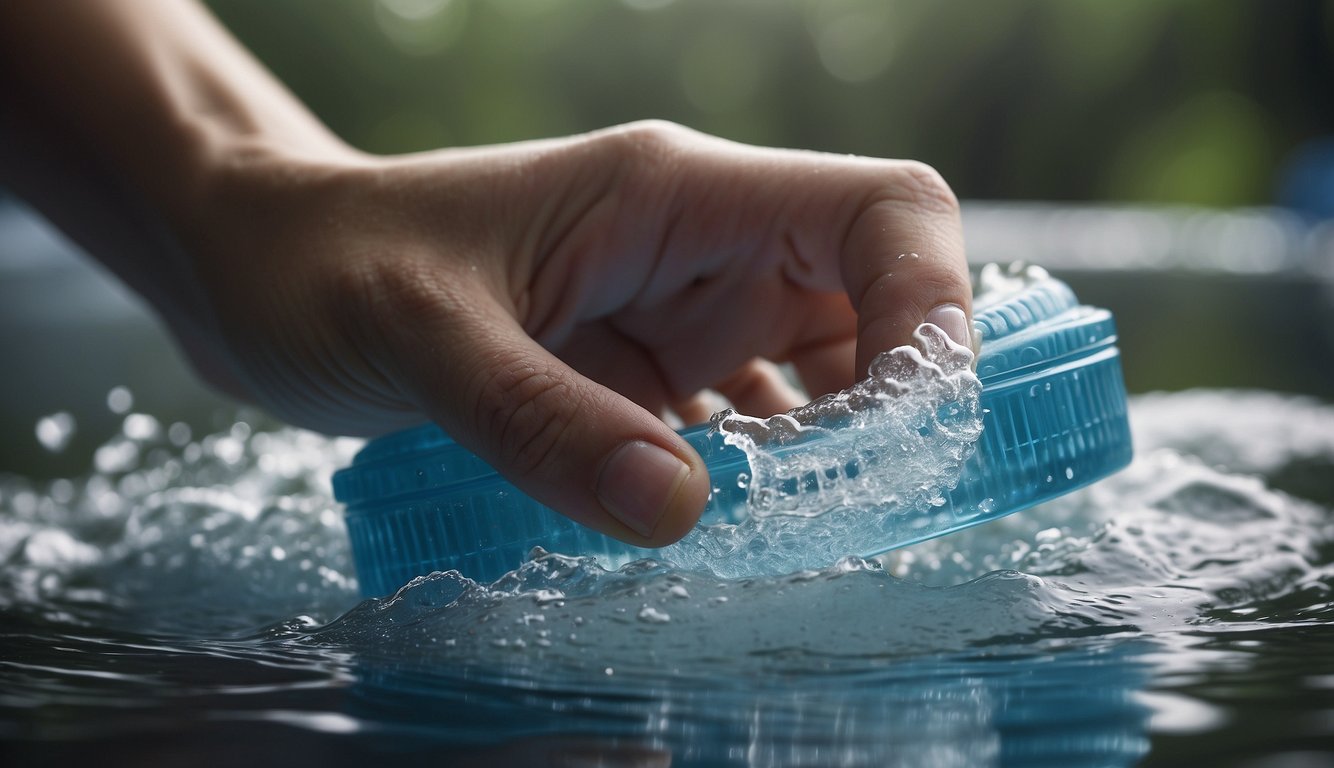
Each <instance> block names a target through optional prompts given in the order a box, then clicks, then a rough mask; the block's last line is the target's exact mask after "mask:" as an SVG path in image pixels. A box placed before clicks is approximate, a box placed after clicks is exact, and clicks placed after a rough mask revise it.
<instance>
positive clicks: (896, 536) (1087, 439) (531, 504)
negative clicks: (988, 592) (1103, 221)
mask: <svg viewBox="0 0 1334 768" xmlns="http://www.w3.org/2000/svg"><path fill="white" fill-rule="evenodd" d="M974 331H975V333H976V334H977V336H978V338H979V339H980V340H981V354H980V355H979V357H978V360H977V373H978V377H979V379H980V380H981V382H982V387H983V389H982V406H983V408H984V409H985V414H984V416H983V433H982V437H981V439H980V440H979V441H978V444H977V448H976V450H975V452H974V453H973V455H972V456H971V457H970V458H969V460H968V462H967V463H966V464H965V467H964V471H963V474H962V477H961V479H960V481H959V484H958V485H957V487H955V488H954V490H953V491H952V492H951V493H950V494H949V495H948V497H947V499H946V503H945V504H944V505H943V506H941V507H938V508H933V509H931V510H930V511H929V513H921V514H912V513H904V514H901V515H895V516H893V517H892V518H891V519H890V520H891V521H890V523H889V524H888V525H887V526H886V527H885V529H884V535H883V536H882V537H881V538H879V539H878V540H876V541H870V542H867V543H866V544H865V548H864V549H863V551H860V552H850V553H848V554H857V555H861V556H863V557H869V556H873V555H877V554H880V553H883V552H886V551H888V550H891V549H894V548H897V547H901V546H905V545H907V544H912V543H915V542H918V541H922V540H925V539H929V538H932V537H935V536H939V535H941V534H944V533H949V532H951V531H955V530H958V529H960V528H965V527H968V526H971V525H976V524H978V523H982V522H986V521H988V520H994V519H996V518H998V517H1002V516H1005V515H1008V514H1011V513H1013V512H1017V511H1019V510H1022V509H1025V508H1027V507H1030V506H1033V505H1034V504H1038V503H1041V502H1043V501H1046V500H1048V499H1051V498H1054V497H1056V496H1059V495H1061V494H1064V493H1068V492H1069V491H1072V490H1075V489H1076V488H1080V487H1082V486H1085V485H1088V484H1089V483H1092V482H1094V481H1095V480H1098V479H1100V478H1103V477H1106V476H1107V475H1109V474H1111V473H1113V472H1115V471H1116V470H1118V469H1120V468H1122V467H1124V466H1126V465H1127V464H1129V463H1130V459H1131V453H1132V449H1131V439H1130V427H1129V423H1128V421H1127V417H1126V393H1125V385H1124V383H1123V380H1122V374H1121V364H1120V354H1119V352H1118V350H1117V348H1116V346H1115V344H1116V329H1115V324H1114V322H1113V320H1112V316H1111V313H1110V312H1108V311H1107V310H1104V309H1097V308H1094V307H1087V306H1080V305H1079V303H1078V301H1077V300H1076V298H1075V295H1074V293H1073V292H1072V291H1071V290H1070V288H1069V287H1068V286H1066V285H1065V284H1064V283H1062V282H1060V281H1059V280H1055V279H1052V278H1045V279H1040V280H1036V281H1030V282H1028V283H1027V284H1025V285H1023V286H1022V287H1019V288H1016V289H1014V290H1010V291H997V292H992V293H986V294H982V295H979V297H978V299H977V302H976V304H975V306H974ZM681 435H682V436H683V437H684V438H685V439H686V440H687V441H688V442H689V443H690V444H691V445H692V446H694V448H695V449H696V450H697V451H699V453H700V455H701V456H702V457H703V458H704V461H705V463H706V464H707V466H708V468H709V475H710V478H711V480H712V482H713V486H714V493H713V496H712V497H711V498H710V500H709V504H708V507H707V508H706V509H705V511H704V515H703V518H702V520H701V523H702V524H704V525H708V524H713V523H720V522H730V523H735V522H739V521H740V520H742V519H744V518H745V516H746V514H747V507H746V495H747V493H746V490H744V485H745V483H744V482H738V481H739V480H740V479H741V478H740V476H741V475H742V474H743V473H748V472H749V469H750V467H749V464H748V463H747V460H746V457H745V454H743V453H742V452H741V451H740V450H739V449H737V448H734V447H732V446H729V445H727V444H725V443H724V442H723V437H722V435H721V434H719V433H718V432H717V431H716V430H714V429H712V428H711V427H710V426H708V425H702V426H698V427H693V428H690V429H686V430H682V431H681ZM794 449H798V450H799V449H800V446H796V447H795V448H794ZM333 485H334V496H335V498H337V499H338V500H339V501H340V502H342V503H343V504H345V505H346V507H347V514H346V520H347V527H348V532H349V534H350V536H351V541H352V548H353V556H354V559H355V561H356V567H357V577H358V579H359V581H360V584H361V589H362V592H363V593H364V594H366V595H368V596H378V595H384V594H388V593H390V592H393V591H394V590H395V589H397V588H398V587H400V586H402V585H403V584H404V583H406V582H407V581H409V580H411V579H412V578H413V577H415V576H419V575H423V574H427V573H431V572H432V571H445V570H451V569H453V570H458V571H459V572H461V573H462V574H464V575H465V576H469V577H471V578H473V579H476V580H478V581H483V582H486V581H491V580H494V579H497V578H499V577H500V576H502V575H504V574H505V573H507V572H508V571H510V570H512V569H514V568H515V567H517V566H518V565H519V564H520V563H521V562H522V561H523V559H524V558H525V557H526V556H527V555H528V553H529V552H530V551H531V550H532V548H533V547H537V546H540V547H543V548H545V549H547V550H550V551H559V552H564V553H567V554H579V555H592V556H595V557H597V558H598V559H599V561H601V562H603V564H604V565H606V566H608V567H614V566H617V565H620V564H622V563H625V562H628V561H630V560H633V559H636V558H641V557H653V556H654V555H655V551H654V550H650V549H643V548H638V547H633V546H630V545H628V544H625V543H623V542H620V541H617V540H615V539H612V538H610V537H607V536H603V535H602V534H600V533H597V532H595V531H592V530H589V529H587V528H584V527H582V526H580V525H578V524H576V523H574V522H571V521H570V520H568V519H567V518H565V517H563V516H561V515H559V514H557V513H556V512H554V511H552V510H550V509H548V508H546V507H544V506H542V505H540V504H538V503H537V502H536V501H533V500H532V499H530V498H529V497H527V496H526V495H524V494H523V493H522V492H521V491H519V490H518V489H516V488H515V487H514V486H512V485H510V484H509V483H508V482H506V481H505V480H504V479H503V478H501V477H500V475H498V474H497V473H496V472H495V471H494V470H493V469H492V468H491V467H490V466H489V465H487V464H486V463H485V462H484V461H482V460H481V459H479V458H477V457H476V456H473V455H472V454H471V453H469V452H468V451H466V450H464V449H463V448H461V447H460V446H458V445H457V444H455V443H454V442H453V441H452V440H450V439H449V438H448V437H447V436H445V435H444V434H443V433H442V432H441V431H440V429H439V428H438V427H436V426H434V425H423V426H420V427H416V428H413V429H409V430H405V431H402V432H398V433H395V434H392V435H387V436H385V437H381V438H379V439H376V440H373V441H371V442H370V443H368V444H367V445H366V447H365V448H364V449H362V451H361V452H360V453H359V454H357V456H356V458H355V459H354V460H353V463H352V465H351V466H350V467H348V468H346V469H343V470H340V471H339V472H337V473H335V475H334V478H333Z"/></svg>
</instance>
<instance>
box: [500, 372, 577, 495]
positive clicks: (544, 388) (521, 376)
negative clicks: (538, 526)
mask: <svg viewBox="0 0 1334 768" xmlns="http://www.w3.org/2000/svg"><path fill="white" fill-rule="evenodd" d="M578 399H579V398H578V393H577V392H576V391H575V389H574V387H571V386H570V385H569V384H568V383H567V382H564V381H562V380H561V379H559V378H558V377H556V376H554V375H552V374H551V373H550V372H549V371H547V370H544V369H543V368H542V367H541V366H538V365H535V364H534V363H533V362H531V361H529V360H526V359H525V357H524V356H518V357H517V358H516V359H513V360H510V361H505V362H503V363H502V364H501V365H498V366H496V367H495V368H494V369H493V370H492V371H491V372H490V373H489V374H488V375H486V376H484V377H482V379H481V381H480V383H479V387H478V391H477V395H476V399H475V402H476V403H477V409H476V417H477V418H478V421H479V423H478V424H477V425H476V426H477V429H478V433H479V434H482V435H490V436H491V438H492V439H493V440H494V441H495V442H494V445H495V446H496V450H497V453H498V455H499V458H500V459H501V460H503V461H505V462H506V463H507V464H508V465H509V469H510V470H511V471H513V472H517V473H519V474H521V475H532V474H539V473H541V472H542V470H543V468H549V467H551V466H552V465H553V462H554V460H555V459H556V458H558V457H559V456H560V455H561V453H562V446H563V445H564V443H565V437H566V435H567V433H568V431H569V428H570V426H571V423H572V421H573V418H574V414H575V413H577V412H578V410H579V408H578Z"/></svg>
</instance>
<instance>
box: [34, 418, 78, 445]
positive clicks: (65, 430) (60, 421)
mask: <svg viewBox="0 0 1334 768" xmlns="http://www.w3.org/2000/svg"><path fill="white" fill-rule="evenodd" d="M76 427H77V424H76V423H75V421H74V416H72V415H70V414H69V413H68V412H66V411H60V412H58V413H53V414H51V415H50V416H43V417H42V418H40V419H38V420H37V428H36V433H37V442H39V443H41V444H42V447H43V448H45V449H46V450H48V451H50V452H52V453H60V452H61V451H63V450H65V447H66V446H68V445H69V441H70V439H71V438H73V437H74V431H75V429H76Z"/></svg>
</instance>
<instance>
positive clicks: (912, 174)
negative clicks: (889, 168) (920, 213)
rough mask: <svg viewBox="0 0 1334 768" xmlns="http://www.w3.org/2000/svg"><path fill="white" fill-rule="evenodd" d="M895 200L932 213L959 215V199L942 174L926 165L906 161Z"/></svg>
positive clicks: (900, 174)
mask: <svg viewBox="0 0 1334 768" xmlns="http://www.w3.org/2000/svg"><path fill="white" fill-rule="evenodd" d="M894 192H895V194H894V198H895V199H896V200H898V201H900V202H904V203H908V204H909V205H912V206H915V207H917V208H920V209H922V210H925V211H929V212H931V213H940V214H947V215H957V214H958V212H959V199H958V198H957V197H955V195H954V190H952V189H950V185H949V184H948V183H947V182H946V181H945V177H943V176H941V175H940V172H939V171H937V170H936V169H935V168H933V167H931V166H929V165H927V164H926V163H922V162H918V161H916V160H909V161H905V162H904V163H903V165H902V166H901V167H900V172H899V178H898V181H897V184H896V186H895V190H894Z"/></svg>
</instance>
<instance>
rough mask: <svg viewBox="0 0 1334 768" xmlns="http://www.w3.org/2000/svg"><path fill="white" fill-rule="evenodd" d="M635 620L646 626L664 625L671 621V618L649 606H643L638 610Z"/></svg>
mask: <svg viewBox="0 0 1334 768" xmlns="http://www.w3.org/2000/svg"><path fill="white" fill-rule="evenodd" d="M636 618H638V619H639V620H640V621H642V622H645V623H647V624H666V623H667V622H669V621H671V620H672V617H671V616H668V615H667V614H666V613H665V612H663V611H660V610H658V609H657V608H654V607H653V606H651V605H645V606H644V607H643V608H640V609H639V614H638V615H637V616H636Z"/></svg>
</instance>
